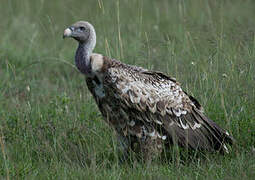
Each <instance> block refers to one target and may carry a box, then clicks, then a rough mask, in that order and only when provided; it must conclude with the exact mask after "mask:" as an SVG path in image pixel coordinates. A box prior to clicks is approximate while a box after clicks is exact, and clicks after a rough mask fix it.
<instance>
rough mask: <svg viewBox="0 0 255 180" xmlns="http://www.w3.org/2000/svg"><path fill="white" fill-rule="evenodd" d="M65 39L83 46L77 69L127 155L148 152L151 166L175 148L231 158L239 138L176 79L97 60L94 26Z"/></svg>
mask: <svg viewBox="0 0 255 180" xmlns="http://www.w3.org/2000/svg"><path fill="white" fill-rule="evenodd" d="M76 31H77V32H76ZM73 34H74V35H73ZM64 36H65V37H73V38H75V39H76V40H77V41H78V42H79V47H78V49H77V52H76V57H75V61H76V65H77V68H78V69H79V70H80V71H81V72H82V73H83V74H84V75H85V76H86V83H87V86H88V88H89V90H90V92H91V93H92V94H93V97H94V99H95V101H96V103H97V105H98V108H99V110H100V112H101V113H102V115H103V117H104V119H105V121H106V122H107V123H108V124H109V125H110V126H111V127H113V129H115V131H116V132H117V135H118V139H119V141H120V149H122V150H123V151H124V152H127V151H129V150H130V149H131V150H133V151H136V152H137V151H138V152H142V154H143V157H144V159H145V160H151V159H152V158H153V157H154V156H156V155H158V154H160V153H161V152H162V149H163V147H164V146H165V145H169V144H178V145H179V146H182V147H185V148H189V149H194V150H206V151H221V152H228V148H227V146H226V144H225V143H230V144H231V143H232V141H233V138H232V137H231V136H230V135H229V134H228V132H226V131H225V130H223V129H222V128H220V127H219V126H218V125H217V124H216V123H214V122H213V121H211V120H210V119H209V118H207V117H206V116H205V115H204V112H203V108H202V107H201V105H200V104H199V103H198V101H197V100H196V99H195V98H193V97H192V96H189V95H188V94H187V93H186V92H184V91H183V90H182V89H181V87H180V84H179V83H178V82H176V80H175V79H174V78H171V77H169V76H166V75H164V74H163V73H161V72H156V71H149V70H147V69H144V68H141V67H136V66H131V65H127V64H124V63H122V62H120V61H117V60H114V59H110V58H107V57H104V56H102V55H100V54H93V53H92V50H93V49H94V46H95V37H93V36H95V30H94V28H93V26H92V25H91V24H89V23H88V22H83V21H81V22H78V23H75V24H74V25H72V26H71V27H69V28H68V29H66V30H65V32H64ZM166 147H167V146H166Z"/></svg>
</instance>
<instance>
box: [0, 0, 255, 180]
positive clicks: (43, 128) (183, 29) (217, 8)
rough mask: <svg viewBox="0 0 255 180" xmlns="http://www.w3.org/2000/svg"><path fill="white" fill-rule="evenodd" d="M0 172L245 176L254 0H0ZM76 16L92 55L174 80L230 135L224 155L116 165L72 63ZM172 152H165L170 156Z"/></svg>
mask: <svg viewBox="0 0 255 180" xmlns="http://www.w3.org/2000/svg"><path fill="white" fill-rule="evenodd" d="M1 4H2V5H1V6H0V14H1V16H0V22H1V23H0V42H1V43H0V147H1V148H0V149H1V151H0V179H85V178H86V179H145V178H146V179H169V178H171V179H253V178H254V176H255V152H254V150H253V151H252V148H254V144H255V21H254V19H255V2H253V1H252V0H245V1H238V0H224V1H223V0H215V1H210V0H193V1H185V0H172V1H170V0H169V1H168V0H161V1H153V0H150V1H149V0H148V1H145V0H116V1H113V0H107V1H103V0H86V1H84V0H77V1H50V0H41V1H31V0H22V1H19V0H13V1H9V0H3V2H2V3H1ZM77 20H87V21H90V22H91V23H92V24H93V25H94V26H95V28H96V31H97V46H96V49H95V52H97V53H102V54H104V55H107V56H110V57H113V58H116V59H120V60H121V61H123V62H126V63H130V64H135V65H139V66H143V67H146V68H149V69H154V70H160V71H163V72H165V73H167V74H169V75H171V76H173V77H176V78H177V80H178V81H179V82H181V83H182V87H183V89H185V90H186V91H188V92H189V93H190V94H192V95H194V96H195V97H196V98H197V99H198V100H199V101H200V102H201V104H202V105H203V106H204V107H205V110H206V113H207V115H208V116H209V117H210V118H211V119H213V120H214V121H215V122H217V123H218V124H219V125H220V126H222V127H224V128H226V129H228V130H229V131H230V132H231V133H232V134H233V136H234V137H235V139H236V144H235V146H234V147H233V151H232V153H231V154H230V155H226V156H222V155H219V154H207V155H206V157H205V158H203V159H200V158H193V159H192V161H184V162H183V163H179V161H178V157H176V159H177V161H164V162H162V163H161V162H159V161H157V162H154V163H153V164H152V165H151V166H148V167H146V166H145V165H143V164H140V163H139V162H133V163H130V164H120V163H119V161H118V157H117V153H116V140H115V137H114V133H113V132H112V130H111V129H110V128H109V127H108V126H107V125H106V124H105V123H104V122H103V120H102V117H101V115H100V113H99V111H98V109H97V107H96V105H95V103H94V101H93V99H92V98H91V95H90V94H89V92H88V90H87V88H86V85H85V82H84V77H83V76H82V75H81V74H80V73H79V72H78V71H77V70H76V68H75V67H74V65H73V64H74V52H75V49H76V46H77V44H76V42H74V41H72V40H70V39H69V40H65V41H63V40H62V33H63V30H64V29H65V28H66V27H67V26H69V25H70V24H72V23H74V22H75V21H77ZM173 156H175V155H173Z"/></svg>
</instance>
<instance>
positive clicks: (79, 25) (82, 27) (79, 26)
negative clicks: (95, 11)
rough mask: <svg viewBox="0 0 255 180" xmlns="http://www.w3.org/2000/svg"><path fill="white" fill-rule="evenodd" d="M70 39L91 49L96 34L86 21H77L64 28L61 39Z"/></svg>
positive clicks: (94, 42)
mask: <svg viewBox="0 0 255 180" xmlns="http://www.w3.org/2000/svg"><path fill="white" fill-rule="evenodd" d="M66 37H71V38H74V39H75V40H76V41H78V42H79V43H80V44H87V45H89V46H90V48H91V49H94V47H95V45H96V32H95V29H94V27H93V26H92V25H91V24H90V23H88V22H86V21H78V22H76V23H74V24H73V25H71V26H70V27H68V28H66V29H65V31H64V34H63V38H66Z"/></svg>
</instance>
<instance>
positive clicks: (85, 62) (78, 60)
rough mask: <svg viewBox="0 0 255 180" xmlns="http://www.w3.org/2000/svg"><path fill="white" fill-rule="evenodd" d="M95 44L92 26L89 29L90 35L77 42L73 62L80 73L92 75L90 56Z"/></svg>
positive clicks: (94, 33)
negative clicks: (84, 39)
mask: <svg viewBox="0 0 255 180" xmlns="http://www.w3.org/2000/svg"><path fill="white" fill-rule="evenodd" d="M95 46H96V32H95V30H94V28H91V29H90V36H89V38H88V39H87V40H86V41H85V42H79V46H78V49H77V50H76V54H75V64H76V67H77V68H78V69H79V71H80V72H81V73H83V74H84V75H86V76H88V77H89V76H92V70H91V62H90V56H91V54H92V51H93V50H94V48H95Z"/></svg>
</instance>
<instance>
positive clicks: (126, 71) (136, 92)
mask: <svg viewBox="0 0 255 180" xmlns="http://www.w3.org/2000/svg"><path fill="white" fill-rule="evenodd" d="M108 76H109V77H108V78H107V79H108V80H109V82H108V84H111V88H113V89H115V91H116V96H118V99H119V101H122V102H123V103H124V104H125V105H126V106H127V107H128V108H129V111H130V112H132V111H133V112H136V113H139V115H138V114H135V115H134V116H133V118H134V119H139V121H140V120H141V119H143V123H144V124H145V125H146V123H149V124H148V126H151V125H153V126H154V127H155V128H156V129H159V131H161V129H164V131H166V132H167V136H168V137H169V140H170V141H172V142H173V143H178V144H179V145H181V146H184V147H189V148H192V149H204V150H209V151H210V150H212V149H214V150H220V149H221V147H222V146H223V145H224V142H225V141H224V140H225V139H226V140H227V141H228V142H230V143H231V142H232V141H233V138H232V137H231V136H227V135H226V131H224V130H223V129H221V128H220V127H219V126H217V125H216V123H214V122H213V121H211V120H210V119H208V118H207V117H206V116H205V115H204V114H203V112H202V107H201V105H200V104H199V103H198V101H197V100H196V99H195V98H194V97H192V96H189V95H188V94H187V93H186V92H184V91H183V90H182V89H181V87H180V84H179V83H178V82H176V80H175V79H174V78H171V77H168V76H166V75H164V74H163V73H161V72H153V71H148V70H145V69H142V68H141V69H137V68H135V67H134V66H128V65H126V66H125V65H123V64H121V65H119V66H115V67H111V68H109V69H108ZM112 79H114V81H111V80H112ZM136 116H139V118H136ZM141 116H143V117H144V118H140V117H141Z"/></svg>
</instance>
